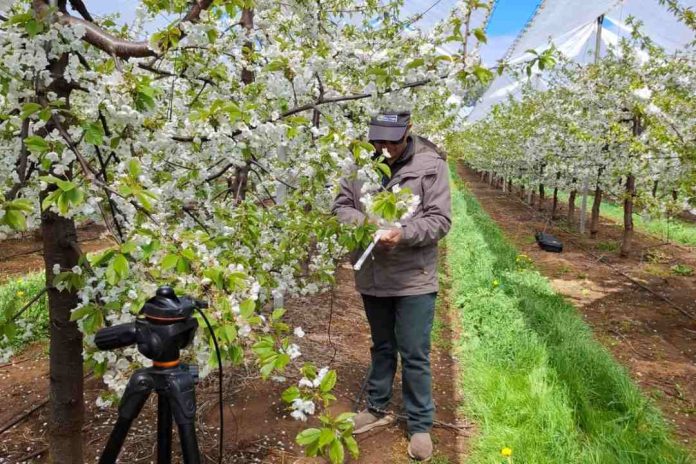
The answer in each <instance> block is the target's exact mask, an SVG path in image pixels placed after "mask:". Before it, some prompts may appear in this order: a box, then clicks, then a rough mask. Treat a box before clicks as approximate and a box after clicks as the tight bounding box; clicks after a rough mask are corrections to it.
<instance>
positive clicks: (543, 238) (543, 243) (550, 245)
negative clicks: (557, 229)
mask: <svg viewBox="0 0 696 464" xmlns="http://www.w3.org/2000/svg"><path fill="white" fill-rule="evenodd" d="M534 238H536V241H537V243H538V244H539V248H541V249H542V250H544V251H550V252H552V253H560V252H562V251H563V243H561V241H560V240H558V239H557V238H556V237H554V236H553V235H551V234H547V233H546V232H537V233H536V234H534Z"/></svg>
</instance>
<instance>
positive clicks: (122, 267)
mask: <svg viewBox="0 0 696 464" xmlns="http://www.w3.org/2000/svg"><path fill="white" fill-rule="evenodd" d="M112 263H113V264H112V265H113V268H114V271H116V272H117V273H118V274H119V275H120V276H121V278H124V277H126V276H127V275H128V271H129V266H128V260H127V259H126V257H125V256H123V255H122V254H120V253H118V254H117V255H116V256H114V259H113V260H112Z"/></svg>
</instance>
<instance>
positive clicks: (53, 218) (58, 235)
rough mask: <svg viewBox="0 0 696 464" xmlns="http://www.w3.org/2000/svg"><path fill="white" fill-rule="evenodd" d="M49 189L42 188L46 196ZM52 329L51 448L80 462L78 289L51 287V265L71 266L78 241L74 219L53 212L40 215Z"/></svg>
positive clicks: (55, 456)
mask: <svg viewBox="0 0 696 464" xmlns="http://www.w3.org/2000/svg"><path fill="white" fill-rule="evenodd" d="M47 194H48V192H47V191H44V192H42V200H43V198H45V196H46V195H47ZM41 229H42V233H43V249H44V262H45V264H46V286H47V287H48V288H49V290H48V314H49V321H50V325H49V334H50V360H49V387H50V390H49V391H50V393H49V400H50V401H49V404H50V406H49V408H50V410H49V417H50V419H49V437H48V441H49V450H50V457H51V463H53V464H81V463H82V462H83V459H82V423H83V418H84V401H83V384H82V379H83V372H82V332H80V330H79V329H78V326H77V322H71V321H70V315H71V311H72V309H73V308H74V307H75V306H77V303H78V298H77V294H76V293H75V292H71V291H67V290H65V291H62V292H59V291H58V290H56V289H55V288H52V287H53V279H54V277H55V276H54V274H53V266H54V265H56V264H58V265H59V266H60V267H61V269H66V270H67V269H71V268H72V267H73V266H76V265H77V262H78V254H77V252H76V251H75V249H74V248H73V247H72V246H71V245H70V244H71V243H77V231H76V229H75V222H74V221H73V220H72V219H66V218H63V217H60V216H58V215H57V214H55V213H52V212H46V213H43V214H42V215H41Z"/></svg>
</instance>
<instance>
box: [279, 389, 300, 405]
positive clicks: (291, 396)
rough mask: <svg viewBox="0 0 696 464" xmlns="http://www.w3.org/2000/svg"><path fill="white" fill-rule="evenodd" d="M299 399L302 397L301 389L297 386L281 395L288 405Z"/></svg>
mask: <svg viewBox="0 0 696 464" xmlns="http://www.w3.org/2000/svg"><path fill="white" fill-rule="evenodd" d="M299 397H300V389H299V388H297V386H295V385H293V386H292V387H289V388H287V389H285V391H284V392H283V394H282V395H281V398H282V399H283V401H285V402H286V403H292V402H293V401H294V400H296V399H297V398H299Z"/></svg>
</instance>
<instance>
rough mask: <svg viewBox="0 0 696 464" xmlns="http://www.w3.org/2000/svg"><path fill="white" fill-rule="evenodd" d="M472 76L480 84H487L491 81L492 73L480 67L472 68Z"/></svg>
mask: <svg viewBox="0 0 696 464" xmlns="http://www.w3.org/2000/svg"><path fill="white" fill-rule="evenodd" d="M474 75H475V76H476V78H477V79H478V80H479V82H481V83H482V84H488V83H489V82H490V81H491V79H493V72H492V71H491V70H490V69H488V68H486V67H484V66H481V65H476V66H474Z"/></svg>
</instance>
